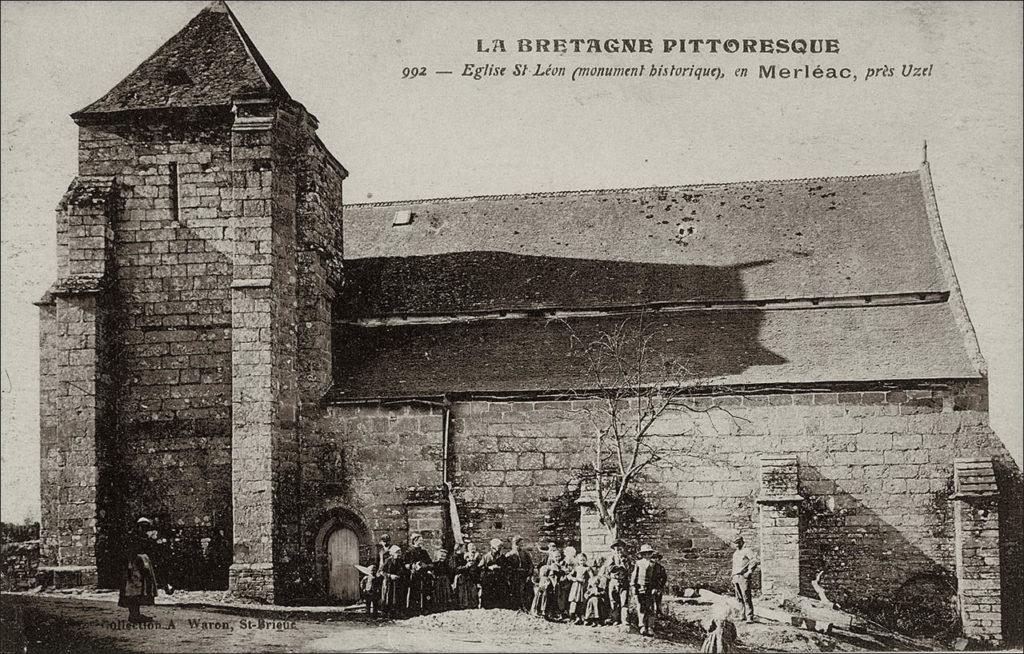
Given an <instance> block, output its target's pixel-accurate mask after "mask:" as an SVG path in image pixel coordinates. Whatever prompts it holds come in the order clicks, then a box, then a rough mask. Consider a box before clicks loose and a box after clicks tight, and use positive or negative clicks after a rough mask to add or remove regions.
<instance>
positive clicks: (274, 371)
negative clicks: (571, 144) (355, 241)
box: [229, 100, 299, 602]
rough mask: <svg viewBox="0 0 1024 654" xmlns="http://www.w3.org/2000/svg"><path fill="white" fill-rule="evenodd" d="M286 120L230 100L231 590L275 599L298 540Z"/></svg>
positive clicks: (272, 110) (274, 110)
mask: <svg viewBox="0 0 1024 654" xmlns="http://www.w3.org/2000/svg"><path fill="white" fill-rule="evenodd" d="M288 121H289V117H288V115H287V113H286V111H285V110H284V109H281V108H280V107H278V106H277V105H276V104H275V103H272V102H270V101H259V100H252V101H248V102H245V103H241V102H239V103H236V106H235V123H234V126H233V128H232V136H231V146H232V164H231V165H232V171H231V178H232V186H233V189H234V213H233V216H232V231H233V235H234V256H233V261H232V282H231V311H232V315H231V390H232V428H231V435H232V439H231V440H232V443H231V457H232V464H231V469H232V481H231V483H232V517H233V523H234V524H233V535H234V557H233V563H232V565H231V569H230V575H229V584H230V588H231V590H232V592H234V593H235V594H237V595H239V596H241V597H247V598H251V599H257V600H262V601H265V602H274V601H276V600H278V599H280V597H281V595H282V590H283V589H282V584H284V585H287V584H288V583H289V582H290V581H292V579H291V577H290V575H289V567H290V565H291V564H292V563H293V558H294V557H293V549H294V546H295V544H296V543H298V541H299V534H298V511H297V509H296V507H295V506H294V502H295V501H296V496H297V493H298V472H299V470H298V442H297V434H296V408H297V403H298V396H297V380H296V358H297V342H296V334H295V323H296V292H295V285H296V279H295V277H296V262H295V196H296V193H295V180H294V174H293V171H291V170H290V168H289V165H290V162H291V161H292V160H293V159H294V153H292V152H290V146H291V142H290V136H291V134H290V130H289V125H288Z"/></svg>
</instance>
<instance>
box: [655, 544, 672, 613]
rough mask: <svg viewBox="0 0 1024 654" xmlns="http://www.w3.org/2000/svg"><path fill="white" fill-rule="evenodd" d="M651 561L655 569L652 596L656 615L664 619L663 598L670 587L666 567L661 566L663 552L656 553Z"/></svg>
mask: <svg viewBox="0 0 1024 654" xmlns="http://www.w3.org/2000/svg"><path fill="white" fill-rule="evenodd" d="M651 561H652V562H653V567H654V580H653V581H652V582H651V595H652V596H653V597H654V615H655V616H657V617H662V616H663V614H662V612H661V597H662V595H664V594H665V588H666V587H667V586H668V572H666V571H665V566H663V565H662V564H661V552H655V553H654V554H653V555H652V556H651Z"/></svg>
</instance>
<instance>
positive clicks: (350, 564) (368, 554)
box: [316, 507, 373, 604]
mask: <svg viewBox="0 0 1024 654" xmlns="http://www.w3.org/2000/svg"><path fill="white" fill-rule="evenodd" d="M320 525H321V526H320V529H319V531H318V532H317V536H316V562H317V572H318V577H319V580H320V589H321V591H322V593H323V595H324V596H325V599H327V600H328V601H331V602H338V603H342V604H352V603H355V602H357V601H358V600H359V571H358V570H356V568H355V564H364V565H365V564H369V563H372V558H373V552H372V550H373V535H372V534H371V533H370V530H369V528H368V527H367V526H366V522H365V521H364V520H363V519H362V517H360V516H359V514H357V513H356V512H355V511H352V510H351V509H348V508H345V507H335V508H333V509H329V510H328V511H326V512H324V513H323V514H322V515H321V517H320Z"/></svg>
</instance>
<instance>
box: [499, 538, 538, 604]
mask: <svg viewBox="0 0 1024 654" xmlns="http://www.w3.org/2000/svg"><path fill="white" fill-rule="evenodd" d="M505 560H506V566H507V569H508V583H509V591H510V598H511V603H512V606H511V608H513V609H515V610H516V611H529V610H530V602H531V600H532V599H533V595H532V594H531V593H530V590H531V587H532V580H533V559H531V558H530V554H529V553H528V552H527V551H526V541H525V540H523V537H522V536H514V537H513V538H512V549H510V550H509V551H508V554H506V555H505Z"/></svg>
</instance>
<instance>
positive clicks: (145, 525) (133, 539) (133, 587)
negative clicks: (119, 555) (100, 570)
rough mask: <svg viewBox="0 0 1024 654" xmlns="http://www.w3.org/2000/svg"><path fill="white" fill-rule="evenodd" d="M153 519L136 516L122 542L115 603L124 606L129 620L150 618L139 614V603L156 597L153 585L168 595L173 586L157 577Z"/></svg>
mask: <svg viewBox="0 0 1024 654" xmlns="http://www.w3.org/2000/svg"><path fill="white" fill-rule="evenodd" d="M155 536H156V532H155V531H154V530H153V521H152V520H150V519H149V518H139V519H138V521H137V522H136V523H135V532H134V533H133V534H132V535H131V536H129V537H128V540H127V542H126V543H125V556H124V564H123V568H122V569H123V571H124V581H123V583H122V584H121V592H120V594H119V596H118V599H117V604H118V606H122V607H125V608H127V609H128V621H129V622H134V623H138V622H152V621H153V618H151V617H149V616H147V615H142V612H141V611H140V607H143V606H152V605H153V603H154V600H155V599H156V591H157V588H163V589H164V591H165V592H166V593H167V594H168V595H170V594H173V593H174V588H173V587H172V586H171V585H170V584H167V583H165V582H164V580H163V577H157V566H158V565H159V564H158V563H155V562H156V561H157V560H158V558H159V554H158V551H157V550H158V547H157V543H156V537H155Z"/></svg>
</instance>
